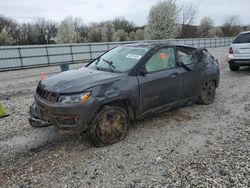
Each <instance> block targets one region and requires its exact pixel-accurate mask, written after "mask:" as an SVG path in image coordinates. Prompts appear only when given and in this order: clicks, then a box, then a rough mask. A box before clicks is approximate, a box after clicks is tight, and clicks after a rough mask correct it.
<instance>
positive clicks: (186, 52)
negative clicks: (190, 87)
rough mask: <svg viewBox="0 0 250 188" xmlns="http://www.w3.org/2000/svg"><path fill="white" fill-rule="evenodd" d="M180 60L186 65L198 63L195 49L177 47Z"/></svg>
mask: <svg viewBox="0 0 250 188" xmlns="http://www.w3.org/2000/svg"><path fill="white" fill-rule="evenodd" d="M177 52H178V56H179V60H180V61H182V62H183V63H184V64H185V65H188V64H192V63H197V62H198V60H197V57H196V55H195V53H194V49H191V48H187V47H185V48H179V47H178V48H177Z"/></svg>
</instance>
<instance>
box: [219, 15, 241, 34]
mask: <svg viewBox="0 0 250 188" xmlns="http://www.w3.org/2000/svg"><path fill="white" fill-rule="evenodd" d="M240 30H241V26H240V19H239V16H237V15H231V16H228V17H227V18H226V19H225V22H224V24H223V26H222V31H223V33H224V35H225V36H226V37H233V36H235V35H237V34H238V33H239V32H240Z"/></svg>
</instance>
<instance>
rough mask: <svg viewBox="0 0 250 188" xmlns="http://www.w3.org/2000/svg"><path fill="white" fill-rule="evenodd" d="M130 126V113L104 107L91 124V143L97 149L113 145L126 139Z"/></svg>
mask: <svg viewBox="0 0 250 188" xmlns="http://www.w3.org/2000/svg"><path fill="white" fill-rule="evenodd" d="M129 126H130V121H129V117H128V113H127V112H126V111H125V110H124V109H122V108H120V107H117V106H104V107H102V108H101V109H100V110H99V111H98V112H97V114H96V115H95V116H94V117H93V119H92V120H91V122H90V127H89V129H88V134H89V138H90V141H91V142H92V144H93V145H94V146H95V147H103V146H108V145H112V144H114V143H117V142H119V141H121V140H124V139H125V138H126V136H127V134H128V130H129Z"/></svg>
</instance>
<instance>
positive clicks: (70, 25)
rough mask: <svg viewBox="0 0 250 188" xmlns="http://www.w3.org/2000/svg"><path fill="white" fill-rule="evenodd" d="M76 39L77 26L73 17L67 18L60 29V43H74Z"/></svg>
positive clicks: (58, 38)
mask: <svg viewBox="0 0 250 188" xmlns="http://www.w3.org/2000/svg"><path fill="white" fill-rule="evenodd" d="M75 37H76V32H75V25H74V20H73V17H72V16H69V17H67V18H65V19H64V20H63V21H62V22H61V24H60V25H59V27H58V36H57V42H58V43H73V42H74V39H75Z"/></svg>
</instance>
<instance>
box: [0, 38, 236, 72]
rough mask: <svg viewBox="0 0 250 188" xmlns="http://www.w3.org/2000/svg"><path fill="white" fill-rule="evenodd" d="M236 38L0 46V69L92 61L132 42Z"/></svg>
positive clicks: (213, 43) (217, 43)
mask: <svg viewBox="0 0 250 188" xmlns="http://www.w3.org/2000/svg"><path fill="white" fill-rule="evenodd" d="M233 39H234V38H229V37H227V38H191V39H167V40H150V41H127V42H105V43H103V42H102V43H81V44H64V45H61V44H58V45H32V46H7V47H0V71H8V70H16V69H25V68H32V67H43V66H53V65H58V64H62V63H79V62H87V61H91V60H93V59H95V58H97V57H98V56H100V55H101V54H103V53H105V52H106V51H108V50H110V49H112V48H114V47H117V46H120V45H123V44H129V43H137V42H170V43H174V44H179V45H189V46H194V47H198V48H212V47H221V46H229V45H230V44H231V43H232V41H233Z"/></svg>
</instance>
